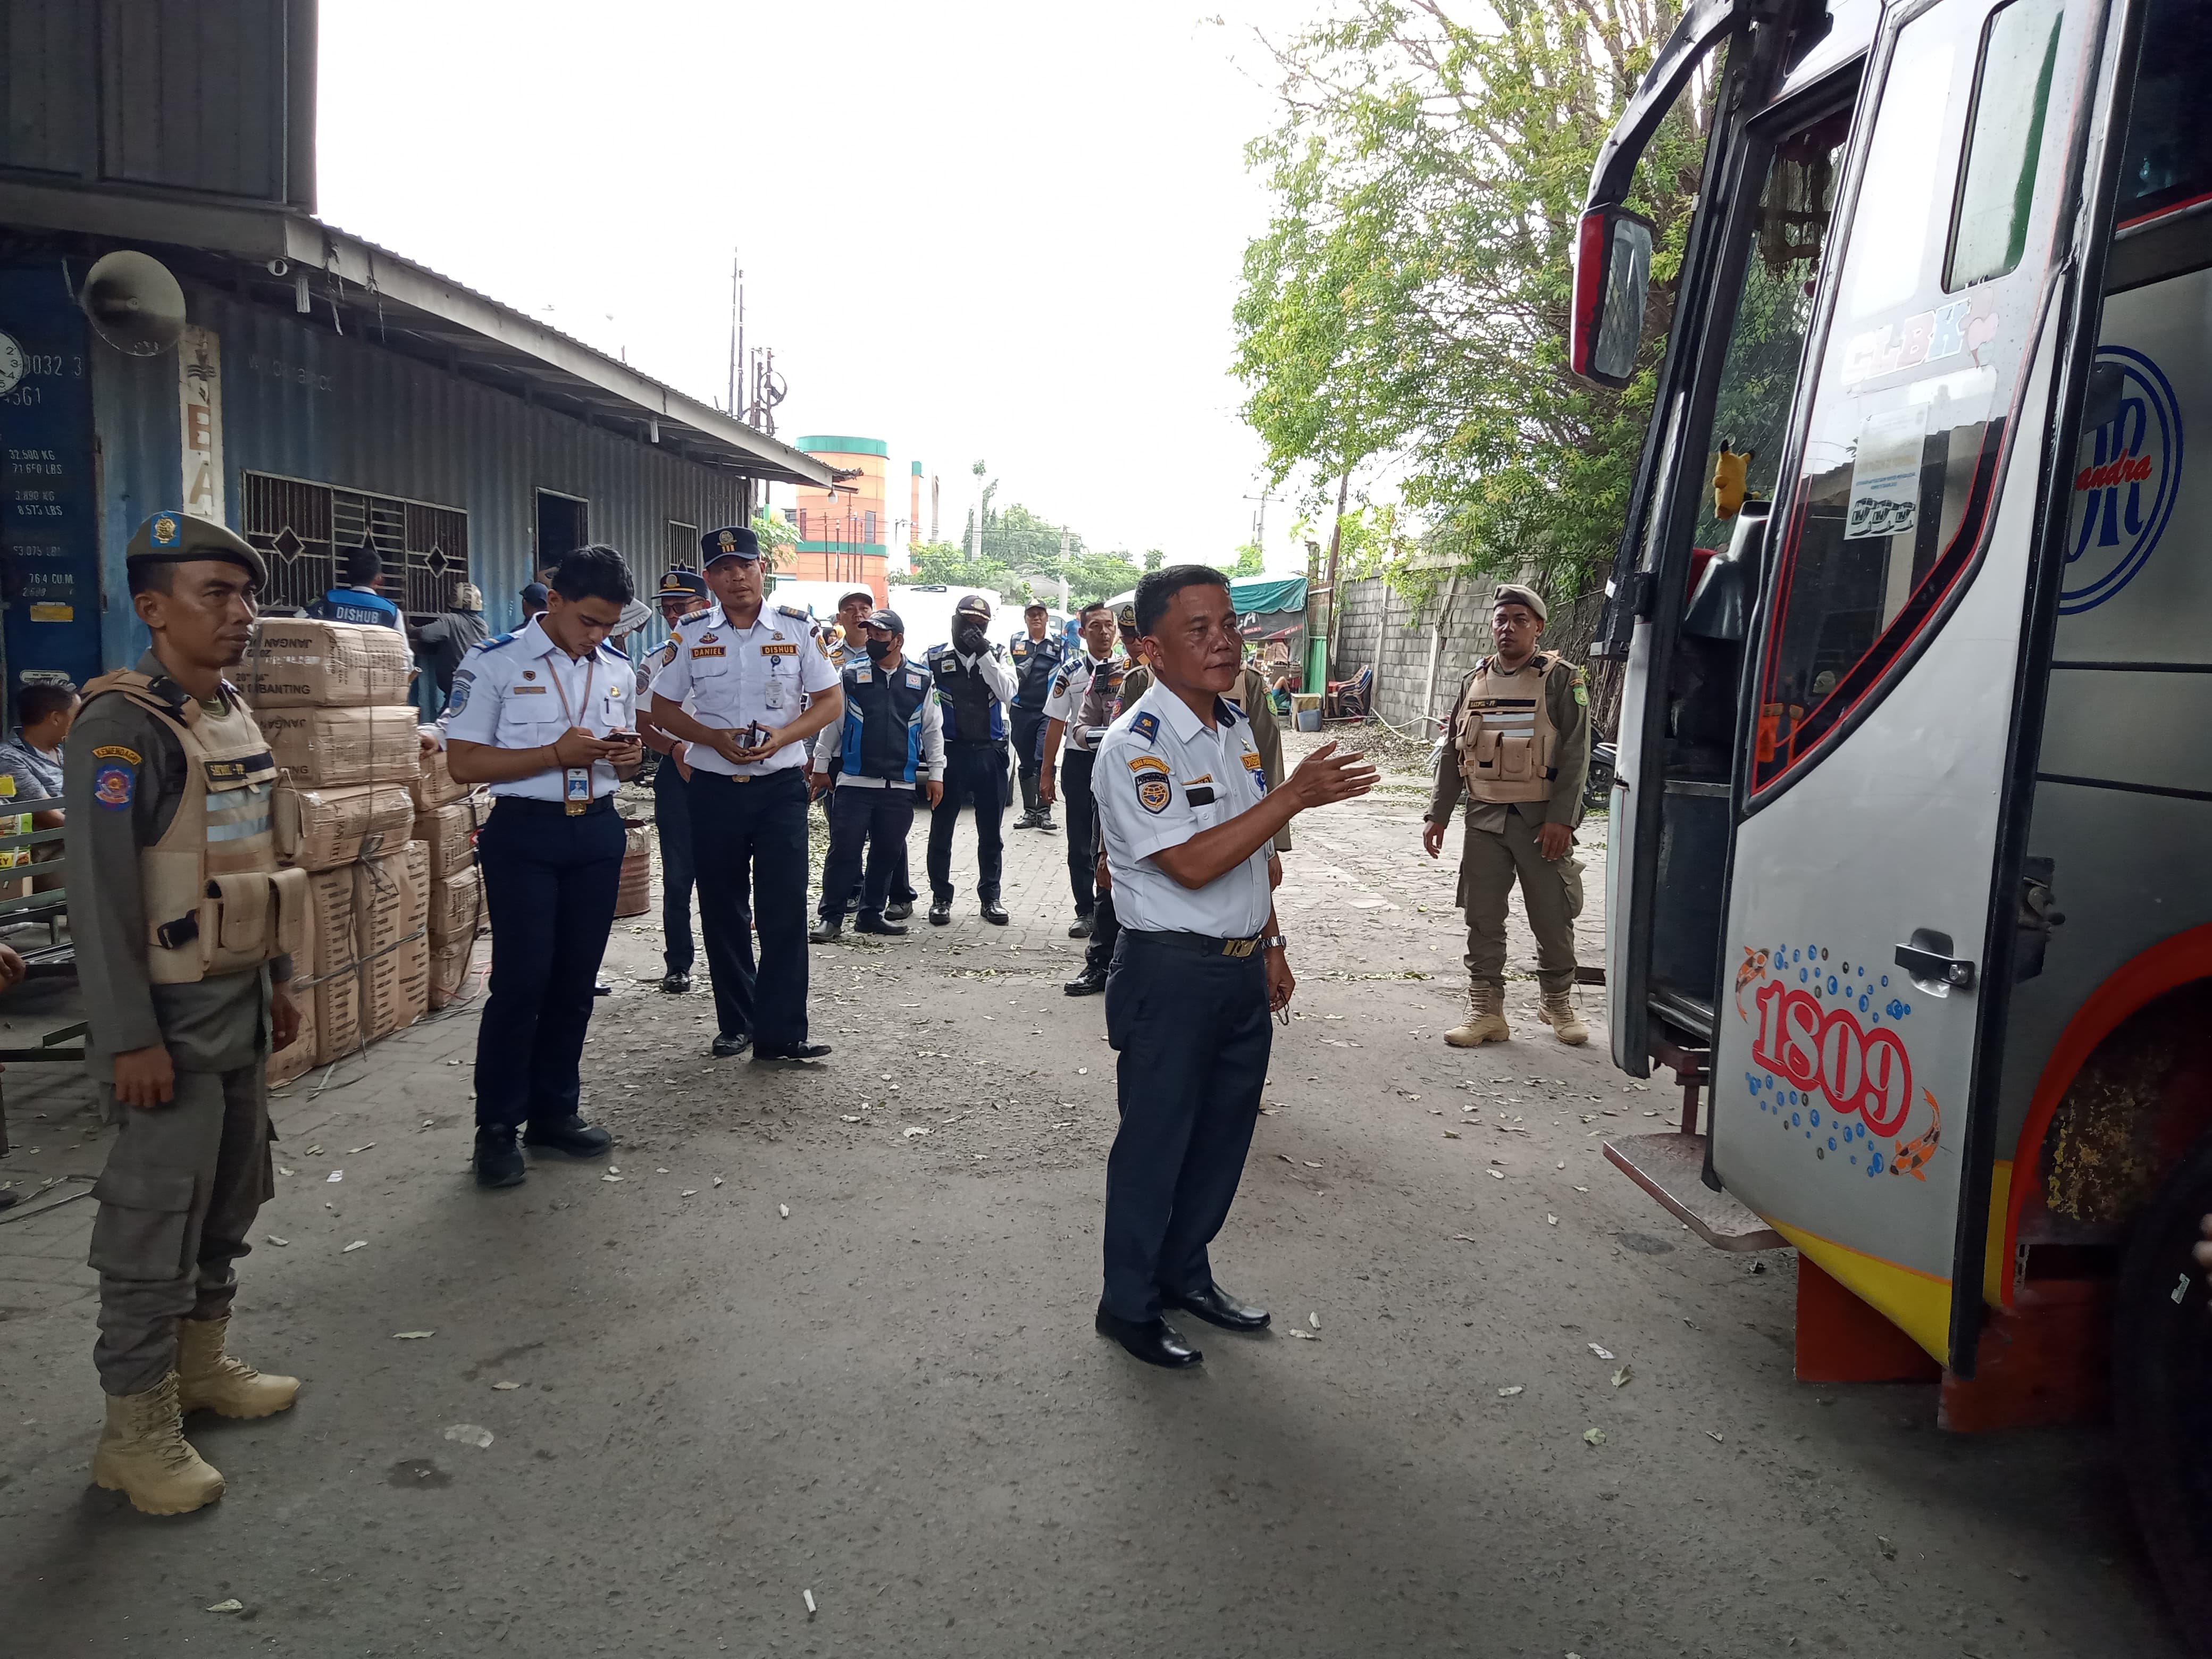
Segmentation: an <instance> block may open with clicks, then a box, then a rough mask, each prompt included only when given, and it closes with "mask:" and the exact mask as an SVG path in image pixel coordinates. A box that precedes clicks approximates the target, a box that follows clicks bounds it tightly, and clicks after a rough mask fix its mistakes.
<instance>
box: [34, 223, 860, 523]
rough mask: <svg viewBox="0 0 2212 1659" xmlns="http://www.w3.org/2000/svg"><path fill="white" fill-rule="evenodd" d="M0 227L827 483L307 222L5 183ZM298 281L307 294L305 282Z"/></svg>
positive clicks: (729, 428) (662, 388) (790, 456)
mask: <svg viewBox="0 0 2212 1659" xmlns="http://www.w3.org/2000/svg"><path fill="white" fill-rule="evenodd" d="M0 224H9V225H19V226H28V227H36V228H44V229H50V230H63V231H75V232H79V233H82V234H86V235H89V236H98V237H108V238H113V239H115V240H119V241H125V242H129V243H131V244H133V245H139V246H150V247H151V248H152V249H153V250H154V251H156V252H160V253H161V255H162V257H165V258H171V259H173V261H175V262H176V263H177V264H179V266H180V267H182V270H180V273H179V274H196V275H200V276H206V277H208V278H210V280H219V281H222V282H223V283H225V284H226V285H228V286H229V287H230V288H231V289H233V290H234V291H235V292H237V293H239V294H240V295H241V296H242V297H246V298H249V299H252V300H257V301H261V302H263V303H264V304H266V303H275V304H279V305H283V304H286V303H291V302H294V301H295V297H296V295H299V294H300V293H301V292H304V293H305V295H306V297H307V303H308V306H309V307H310V308H311V310H312V311H313V312H315V313H335V314H336V316H337V321H338V326H339V327H340V328H341V329H343V328H344V327H346V326H347V325H348V320H349V319H350V325H351V326H352V327H354V328H356V329H362V328H365V327H368V326H371V325H374V327H375V328H376V329H377V330H378V331H379V343H380V344H381V345H384V346H386V348H388V349H393V350H398V351H402V352H404V353H406V354H407V355H409V356H416V357H419V358H422V360H424V361H426V362H430V363H433V364H435V366H437V367H439V368H445V369H448V370H451V371H453V372H455V373H458V374H463V375H465V376H467V377H468V378H471V379H476V380H483V382H485V383H486V384H489V385H491V386H495V387H497V388H498V389H500V390H502V391H506V392H512V393H514V394H516V395H519V396H520V397H522V398H525V399H526V400H528V401H531V402H536V403H544V404H548V405H550V406H551V407H554V408H556V409H560V410H562V412H565V413H568V414H571V415H574V416H578V417H579V418H580V419H583V420H586V421H587V422H594V423H599V424H604V425H608V426H611V427H613V428H616V429H618V430H623V431H626V432H628V433H629V434H630V435H633V436H643V437H646V438H647V439H648V440H649V441H653V442H655V443H658V444H660V445H662V446H664V447H668V448H670V449H671V451H672V452H674V453H678V454H679V455H683V456H684V457H685V459H691V460H696V461H699V462H702V463H704V464H707V465H720V466H723V467H726V468H728V469H729V470H731V471H735V472H738V473H742V474H744V476H746V477H756V478H770V479H778V480H781V481H783V482H786V483H811V484H817V485H826V484H828V483H829V482H830V480H831V470H830V468H829V467H828V466H827V465H824V464H823V463H822V462H820V461H817V460H816V459H813V458H812V457H811V456H808V455H805V454H803V453H800V452H799V450H797V449H795V448H793V447H791V446H790V445H788V444H784V443H780V442H778V441H776V440H775V439H774V438H771V437H769V436H768V435H765V434H764V433H760V432H757V431H755V430H754V429H753V428H750V427H749V426H747V425H745V424H744V422H741V421H738V420H737V419H735V418H734V417H733V416H729V415H726V414H724V413H723V412H722V411H721V410H718V409H715V408H714V407H713V406H712V405H711V404H704V403H702V402H700V401H699V400H698V399H696V398H692V397H690V396H689V395H687V394H686V393H684V392H679V391H678V390H677V389H676V388H675V387H673V386H669V385H667V384H665V382H663V381H659V380H654V379H653V377H652V376H651V375H648V374H641V373H640V372H639V371H638V370H636V369H634V368H630V367H629V364H627V363H624V362H619V361H617V359H615V358H612V357H610V356H607V355H606V354H605V352H602V351H599V350H598V349H595V348H594V347H592V346H589V345H586V344H585V343H583V342H582V341H580V340H577V339H574V338H573V337H570V336H568V335H566V334H563V333H562V332H560V331H558V330H556V329H552V328H549V327H547V326H546V325H544V324H543V323H541V322H538V321H537V320H536V319H533V318H530V317H526V316H525V315H523V313H520V312H519V311H516V310H514V309H513V308H512V307H507V306H505V305H502V304H501V303H500V302H499V301H496V300H494V299H492V298H490V297H489V295H483V294H479V293H478V292H477V291H476V290H475V289H471V288H470V287H468V286H467V285H466V284H465V283H459V282H457V281H455V280H453V278H451V277H448V276H441V275H440V274H439V273H438V272H436V271H435V270H431V269H430V268H429V267H428V266H427V265H422V264H417V263H416V262H415V261H413V260H410V259H408V258H405V257H404V256H403V255H400V254H398V253H394V252H392V251H391V250H390V249H388V248H384V247H380V246H378V245H376V244H375V243H374V242H370V241H368V240H364V239H362V238H361V237H358V236H355V235H352V234H349V233H348V232H345V231H343V230H340V229H338V228H337V227H335V226H333V225H329V224H326V223H325V222H323V221H321V220H319V219H315V218H311V217H309V216H307V215H304V214H298V213H283V212H275V211H270V210H258V209H244V208H225V207H214V206H209V205H206V204H200V203H193V202H181V201H174V200H167V199H155V198H152V197H132V196H125V195H118V194H112V193H100V194H93V193H90V192H87V191H73V190H67V189H54V188H49V187H46V186H44V185H23V184H15V183H6V184H0ZM302 283H304V289H302V287H301V284H302Z"/></svg>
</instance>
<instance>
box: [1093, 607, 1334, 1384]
mask: <svg viewBox="0 0 2212 1659" xmlns="http://www.w3.org/2000/svg"><path fill="white" fill-rule="evenodd" d="M1136 611H1137V632H1138V634H1139V635H1140V636H1141V637H1142V639H1143V641H1144V643H1145V645H1146V647H1147V648H1148V650H1149V653H1150V655H1151V659H1152V665H1153V667H1154V671H1155V673H1156V676H1157V680H1156V683H1155V684H1154V685H1153V687H1152V690H1149V691H1147V692H1146V694H1145V695H1144V696H1142V697H1140V698H1139V699H1138V701H1137V702H1136V704H1135V706H1134V707H1133V708H1131V709H1130V710H1129V711H1128V712H1127V714H1124V715H1122V716H1121V719H1119V720H1115V722H1114V725H1113V726H1112V727H1111V728H1110V729H1109V731H1108V732H1107V734H1106V737H1105V738H1104V740H1103V742H1101V743H1100V744H1099V746H1098V756H1097V764H1096V767H1095V769H1094V771H1093V785H1092V789H1093V796H1094V799H1096V800H1097V809H1098V811H1099V814H1100V818H1101V822H1102V823H1103V826H1104V829H1105V839H1106V860H1107V865H1108V867H1109V870H1110V872H1111V873H1112V876H1113V881H1114V894H1115V909H1116V912H1117V914H1118V915H1119V917H1120V921H1121V937H1120V939H1118V940H1117V941H1116V942H1115V951H1114V961H1113V965H1112V967H1111V968H1110V969H1109V970H1108V974H1107V980H1106V1035H1107V1039H1108V1041H1109V1042H1111V1043H1112V1044H1113V1045H1114V1048H1115V1050H1116V1052H1117V1054H1119V1056H1120V1070H1119V1082H1118V1089H1119V1095H1120V1102H1121V1130H1120V1132H1119V1133H1117V1134H1116V1135H1115V1139H1114V1150H1113V1152H1112V1153H1111V1154H1110V1156H1109V1158H1108V1159H1107V1164H1106V1227H1105V1289H1104V1293H1103V1295H1102V1296H1101V1297H1100V1298H1099V1303H1098V1314H1097V1328H1098V1331H1099V1333H1100V1334H1102V1335H1104V1336H1110V1337H1112V1338H1113V1339H1114V1340H1115V1341H1117V1342H1119V1343H1120V1344H1121V1346H1123V1347H1124V1348H1126V1349H1127V1351H1128V1352H1130V1353H1132V1354H1133V1355H1134V1356H1135V1357H1136V1358H1139V1359H1141V1360H1144V1361H1145V1362H1146V1363H1147V1364H1154V1365H1164V1366H1168V1367H1170V1368H1181V1367H1183V1366H1188V1365H1195V1364H1198V1362H1199V1360H1200V1357H1201V1356H1200V1354H1199V1352H1198V1351H1197V1350H1196V1349H1194V1348H1193V1347H1191V1346H1189V1345H1188V1343H1186V1342H1185V1341H1184V1340H1182V1334H1181V1333H1180V1332H1179V1331H1177V1330H1176V1328H1175V1327H1174V1326H1172V1325H1170V1323H1168V1322H1167V1320H1166V1318H1165V1317H1164V1310H1165V1309H1169V1308H1175V1309H1180V1310H1183V1311H1185V1312H1188V1313H1190V1314H1192V1315H1194V1316H1196V1317H1198V1318H1200V1319H1203V1320H1205V1321H1206V1322H1208V1323H1209V1324H1214V1325H1218V1326H1220V1327H1222V1328H1224V1329H1225V1330H1232V1331H1256V1330H1260V1329H1261V1328H1264V1327H1265V1326H1266V1325H1267V1312H1266V1310H1263V1309H1260V1308H1255V1307H1249V1306H1246V1305H1245V1304H1242V1303H1240V1302H1238V1301H1237V1299H1236V1298H1235V1297H1232V1296H1231V1295H1229V1294H1228V1293H1227V1292H1226V1291H1224V1290H1222V1289H1221V1287H1220V1286H1219V1285H1217V1284H1215V1283H1214V1281H1213V1270H1212V1264H1211V1263H1210V1261H1208V1259H1207V1255H1206V1247H1207V1246H1208V1245H1209V1244H1210V1243H1212V1241H1213V1237H1214V1236H1215V1235H1216V1234H1217V1233H1218V1232H1219V1231H1221V1225H1222V1223H1223V1222H1224V1221H1225V1220H1226V1219H1227V1218H1228V1216H1229V1206H1230V1205H1231V1202H1232V1201H1234V1200H1235V1198H1236V1196H1237V1183H1238V1182H1239V1181H1240V1180H1241V1179H1242V1178H1243V1173H1244V1157H1245V1153H1246V1152H1248V1151H1249V1148H1250V1146H1251V1144H1252V1126H1253V1124H1254V1123H1255V1121H1257V1118H1258V1115H1259V1108H1260V1091H1261V1085H1262V1084H1264V1083H1265V1082H1266V1080H1267V1055H1268V1051H1269V1048H1270V1047H1271V1045H1272V1041H1273V1032H1272V1031H1271V1030H1270V1028H1269V1025H1268V1015H1269V1013H1270V1012H1274V1011H1279V1010H1281V1009H1283V1008H1285V1007H1287V1006H1289V1004H1290V1000H1291V993H1292V991H1293V990H1294V989H1295V988H1296V987H1297V981H1296V980H1295V979H1294V978H1293V977H1292V975H1291V967H1290V959H1289V957H1288V955H1287V953H1286V951H1285V942H1284V939H1283V938H1282V934H1281V932H1280V929H1279V927H1278V926H1277V924H1276V921H1275V908H1274V887H1275V884H1276V883H1277V882H1278V881H1279V880H1280V879H1281V866H1280V865H1279V863H1278V861H1277V859H1276V855H1275V852H1274V848H1273V842H1274V839H1275V835H1276V832H1277V831H1278V830H1279V829H1282V827H1283V826H1284V825H1285V823H1289V822H1290V820H1291V818H1292V817H1295V816H1296V815H1297V813H1299V812H1301V811H1305V810H1307V809H1308V808H1310V807H1315V806H1324V805H1328V804H1329V803H1330V802H1332V801H1340V800H1350V799H1353V798H1354V797H1356V796H1359V795H1364V794H1365V793H1367V792H1368V791H1369V790H1370V789H1372V788H1373V787H1375V781H1376V772H1375V769H1374V768H1373V767H1371V766H1370V765H1368V764H1367V763H1366V762H1365V759H1364V757H1361V756H1358V755H1347V754H1340V753H1339V752H1337V750H1336V747H1335V745H1334V744H1324V745H1323V746H1322V747H1321V748H1320V749H1318V750H1315V751H1314V753H1312V754H1311V755H1309V756H1308V757H1306V758H1305V760H1304V761H1303V762H1302V763H1300V764H1299V766H1298V768H1297V770H1296V771H1295V772H1293V773H1291V775H1290V776H1289V777H1288V778H1286V779H1285V780H1284V781H1283V785H1282V787H1280V788H1279V789H1277V790H1274V791H1273V792H1270V791H1269V789H1268V787H1267V773H1266V771H1265V770H1264V769H1263V767H1262V764H1261V758H1260V753H1259V750H1257V749H1256V748H1255V746H1254V744H1253V742H1252V736H1251V727H1250V726H1249V722H1248V721H1247V720H1245V718H1244V716H1243V714H1240V713H1239V712H1238V711H1237V708H1236V706H1235V705H1234V704H1232V703H1231V702H1228V701H1227V699H1226V698H1225V696H1223V693H1225V692H1226V691H1227V690H1229V689H1230V688H1231V686H1232V685H1234V684H1235V683H1236V680H1237V669H1238V667H1239V665H1240V664H1241V662H1242V659H1243V640H1242V639H1241V637H1240V636H1239V635H1238V633H1237V611H1236V607H1235V606H1234V605H1232V604H1231V601H1230V597H1229V581H1228V579H1227V578H1226V577H1225V576H1224V575H1223V574H1221V573H1220V572H1219V571H1218V570H1216V569H1214V568H1212V567H1211V566H1209V565H1174V566H1170V568H1167V569H1165V570H1158V571H1154V572H1152V573H1151V574H1148V575H1146V577H1145V579H1144V580H1142V581H1140V582H1139V584H1138V585H1137V599H1136Z"/></svg>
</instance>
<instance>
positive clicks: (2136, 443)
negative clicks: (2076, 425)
mask: <svg viewBox="0 0 2212 1659" xmlns="http://www.w3.org/2000/svg"><path fill="white" fill-rule="evenodd" d="M2097 361H2098V362H2099V363H2100V364H2110V365H2112V366H2113V367H2115V368H2118V369H2119V371H2120V374H2121V379H2122V386H2121V392H2120V408H2119V412H2118V414H2117V415H2115V416H2113V417H2112V419H2111V420H2110V421H2108V422H2106V423H2105V424H2104V425H2103V426H2100V427H2099V428H2096V429H2095V430H2094V431H2093V432H2085V433H2083V434H2082V435H2081V450H2082V454H2081V466H2080V468H2079V469H2078V470H2077V471H2075V475H2074V519H2073V529H2072V536H2071V538H2070V540H2069V544H2068V547H2067V551H2066V574H2065V580H2064V584H2063V588H2062V590H2061V592H2060V593H2059V596H2058V611H2059V614H2060V615H2061V616H2066V617H2071V616H2076V615H2079V614H2080V613H2081V612H2082V611H2093V610H2095V609H2096V608H2097V607H2098V606H2099V605H2102V604H2104V602H2105V601H2106V600H2107V599H2111V598H2112V596H2113V595H2114V594H2115V593H2118V592H2119V591H2120V590H2121V589H2122V588H2124V587H2125V586H2127V585H2128V584H2129V583H2130V581H2132V580H2135V577H2136V572H2137V571H2139V570H2141V569H2142V568H2143V566H2144V565H2145V564H2147V563H2148V562H2149V561H2150V556H2151V554H2152V552H2153V550H2155V549H2156V548H2157V546H2158V543H2159V538H2160V537H2161V536H2163V535H2164V534H2165V533H2166V520H2168V519H2170V518H2171V517H2172V514H2173V501H2174V497H2175V496H2176V495H2178V494H2179V491H2180V485H2181V406H2180V404H2179V403H2178V402H2177V401H2176V400H2175V398H2174V395H2173V387H2172V384H2171V383H2170V382H2168V380H2166V375H2165V374H2164V373H2163V372H2162V371H2161V370H2160V368H2159V367H2158V365H2157V364H2156V363H2154V362H2151V360H2150V359H2149V358H2148V357H2147V356H2144V355H2143V354H2142V352H2140V351H2136V350H2135V349H2132V348H2130V347H2128V346H2112V345H2108V346H2100V348H2098V351H2097Z"/></svg>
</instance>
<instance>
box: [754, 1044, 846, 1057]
mask: <svg viewBox="0 0 2212 1659" xmlns="http://www.w3.org/2000/svg"><path fill="white" fill-rule="evenodd" d="M828 1053H829V1044H828V1043H826V1042H794V1043H793V1044H792V1045H791V1046H790V1047H788V1048H755V1049H754V1050H753V1058H754V1059H755V1060H793V1061H805V1060H819V1059H821V1058H822V1056H823V1055H824V1054H828Z"/></svg>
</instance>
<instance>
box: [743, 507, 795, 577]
mask: <svg viewBox="0 0 2212 1659" xmlns="http://www.w3.org/2000/svg"><path fill="white" fill-rule="evenodd" d="M753 534H754V535H756V536H757V537H759V538H760V549H761V563H762V565H763V568H767V569H769V570H776V569H780V568H785V567H787V566H788V565H789V564H790V562H791V554H792V550H793V548H795V547H797V546H798V545H799V532H797V531H796V530H794V529H793V528H792V526H791V521H790V520H787V519H786V518H785V517H784V516H783V514H781V513H770V512H769V510H768V509H767V508H765V507H762V508H760V509H758V510H757V511H756V512H755V513H753Z"/></svg>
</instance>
